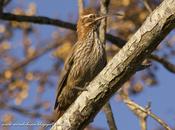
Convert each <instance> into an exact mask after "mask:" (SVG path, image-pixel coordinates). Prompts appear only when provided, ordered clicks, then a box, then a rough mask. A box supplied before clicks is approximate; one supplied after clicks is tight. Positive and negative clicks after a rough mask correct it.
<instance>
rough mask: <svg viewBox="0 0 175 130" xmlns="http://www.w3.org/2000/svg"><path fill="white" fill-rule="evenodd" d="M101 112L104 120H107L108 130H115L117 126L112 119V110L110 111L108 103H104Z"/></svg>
mask: <svg viewBox="0 0 175 130" xmlns="http://www.w3.org/2000/svg"><path fill="white" fill-rule="evenodd" d="M103 111H104V112H105V115H106V119H107V122H108V126H109V129H110V130H117V126H116V124H115V119H114V116H113V113H112V109H111V105H110V103H109V102H108V103H106V104H105V105H104V106H103Z"/></svg>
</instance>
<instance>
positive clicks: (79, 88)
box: [74, 86, 87, 91]
mask: <svg viewBox="0 0 175 130" xmlns="http://www.w3.org/2000/svg"><path fill="white" fill-rule="evenodd" d="M74 89H77V90H80V91H87V89H86V88H81V87H77V86H75V87H74Z"/></svg>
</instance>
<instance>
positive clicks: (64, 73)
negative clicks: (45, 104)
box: [54, 51, 74, 109]
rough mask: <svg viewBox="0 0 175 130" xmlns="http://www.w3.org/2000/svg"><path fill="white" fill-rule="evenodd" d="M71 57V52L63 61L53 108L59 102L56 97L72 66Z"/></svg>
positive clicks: (64, 83)
mask: <svg viewBox="0 0 175 130" xmlns="http://www.w3.org/2000/svg"><path fill="white" fill-rule="evenodd" d="M72 52H73V51H72ZM73 59H74V58H73V53H71V54H70V55H69V57H68V58H67V60H66V62H65V65H64V69H63V71H62V73H61V78H60V82H59V84H58V90H57V96H56V101H55V106H54V109H56V108H57V107H58V104H59V102H58V97H59V95H60V94H61V91H62V89H63V88H64V86H65V85H66V82H67V78H68V75H69V73H70V70H71V67H72V64H73Z"/></svg>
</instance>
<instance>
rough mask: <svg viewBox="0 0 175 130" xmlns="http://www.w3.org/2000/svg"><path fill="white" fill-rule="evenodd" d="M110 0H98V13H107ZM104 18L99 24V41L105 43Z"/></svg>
mask: <svg viewBox="0 0 175 130" xmlns="http://www.w3.org/2000/svg"><path fill="white" fill-rule="evenodd" d="M109 3H110V0H101V1H100V13H101V14H107V13H108V6H109ZM106 22H107V20H106V18H105V19H102V20H101V25H100V31H99V32H100V39H101V41H102V42H103V43H104V44H105V42H106V37H105V33H106Z"/></svg>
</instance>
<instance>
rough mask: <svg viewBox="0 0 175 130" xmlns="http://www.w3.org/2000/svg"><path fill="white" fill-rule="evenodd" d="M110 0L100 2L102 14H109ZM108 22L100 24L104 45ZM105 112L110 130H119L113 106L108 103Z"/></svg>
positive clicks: (101, 38)
mask: <svg viewBox="0 0 175 130" xmlns="http://www.w3.org/2000/svg"><path fill="white" fill-rule="evenodd" d="M109 3H110V0H101V1H100V13H101V14H107V13H108V6H109ZM106 22H107V19H106V18H105V19H103V20H101V24H100V29H99V32H100V33H99V34H100V40H101V42H102V43H103V44H105V43H106V36H105V33H106ZM103 111H104V112H105V115H106V119H107V122H108V126H109V128H110V130H117V127H116V125H115V120H114V117H113V114H112V110H111V106H110V104H109V103H106V104H105V105H104V106H103Z"/></svg>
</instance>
